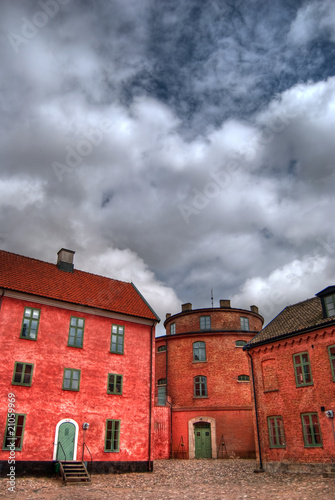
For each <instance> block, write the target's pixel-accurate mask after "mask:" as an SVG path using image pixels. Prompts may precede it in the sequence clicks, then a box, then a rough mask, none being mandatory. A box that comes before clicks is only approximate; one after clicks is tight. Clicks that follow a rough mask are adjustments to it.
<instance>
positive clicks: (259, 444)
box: [247, 350, 264, 472]
mask: <svg viewBox="0 0 335 500" xmlns="http://www.w3.org/2000/svg"><path fill="white" fill-rule="evenodd" d="M247 354H248V356H249V358H250V361H251V378H252V387H253V392H254V402H255V416H256V429H257V441H258V454H259V469H256V470H254V472H264V469H263V462H262V451H261V441H260V436H259V425H258V411H257V398H256V389H255V377H254V363H253V359H252V356H251V355H250V353H249V350H247Z"/></svg>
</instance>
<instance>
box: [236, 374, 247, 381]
mask: <svg viewBox="0 0 335 500" xmlns="http://www.w3.org/2000/svg"><path fill="white" fill-rule="evenodd" d="M237 380H238V381H239V382H250V377H249V375H239V376H238V377H237Z"/></svg>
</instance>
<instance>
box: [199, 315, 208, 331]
mask: <svg viewBox="0 0 335 500" xmlns="http://www.w3.org/2000/svg"><path fill="white" fill-rule="evenodd" d="M210 329H211V317H210V316H200V330H210Z"/></svg>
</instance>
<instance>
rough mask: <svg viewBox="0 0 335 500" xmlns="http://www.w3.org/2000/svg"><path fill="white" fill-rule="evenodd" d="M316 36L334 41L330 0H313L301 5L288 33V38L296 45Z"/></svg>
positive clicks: (334, 22) (333, 11) (334, 12)
mask: <svg viewBox="0 0 335 500" xmlns="http://www.w3.org/2000/svg"><path fill="white" fill-rule="evenodd" d="M318 38H321V39H322V38H329V39H330V40H331V41H332V42H335V5H334V2H332V0H324V1H321V2H320V1H318V0H314V1H310V2H308V3H306V4H305V5H303V7H301V8H300V9H299V10H298V12H297V15H296V18H295V19H294V21H293V22H292V24H291V27H290V31H289V33H288V39H289V40H290V41H291V42H293V43H295V44H297V45H306V44H308V43H310V42H312V41H313V40H316V39H318Z"/></svg>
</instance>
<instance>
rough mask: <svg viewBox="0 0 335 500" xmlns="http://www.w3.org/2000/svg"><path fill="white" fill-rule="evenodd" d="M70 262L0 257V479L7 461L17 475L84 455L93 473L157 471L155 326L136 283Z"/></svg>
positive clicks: (62, 256) (66, 257) (67, 254)
mask: <svg viewBox="0 0 335 500" xmlns="http://www.w3.org/2000/svg"><path fill="white" fill-rule="evenodd" d="M73 254H74V252H72V251H70V250H65V249H62V250H60V251H59V252H58V262H57V265H55V264H50V263H47V262H42V261H39V260H36V259H32V258H28V257H23V256H20V255H16V254H13V253H9V252H5V251H0V332H1V354H0V394H1V406H0V436H1V439H2V443H3V445H2V450H1V451H0V467H1V473H2V475H5V474H7V471H8V460H9V457H10V456H11V457H13V456H14V457H15V467H16V473H17V474H20V473H25V472H27V471H28V472H29V471H31V472H37V471H42V472H43V473H46V472H48V471H50V472H51V471H52V470H53V468H54V461H56V460H59V459H64V457H65V458H66V459H67V460H69V459H74V460H75V459H78V460H81V459H82V456H83V451H84V460H86V461H90V453H91V454H92V459H93V470H96V471H104V472H107V471H133V470H141V471H145V470H150V469H151V465H152V458H153V441H152V438H153V403H154V399H153V398H154V350H155V341H154V338H155V325H156V323H157V322H158V321H159V318H158V317H157V316H156V314H155V313H154V311H153V310H152V309H151V308H150V306H149V305H148V304H147V302H146V301H145V300H144V298H143V297H142V296H141V294H140V293H139V291H138V290H137V289H136V288H135V286H134V285H133V284H132V283H125V282H122V281H117V280H113V279H109V278H105V277H102V276H98V275H94V274H91V273H87V272H83V271H79V270H76V269H74V266H73ZM13 410H15V413H14V412H13ZM8 414H9V420H8V421H7V415H8ZM84 443H85V446H84V447H83V445H84ZM89 452H90V453H89Z"/></svg>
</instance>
